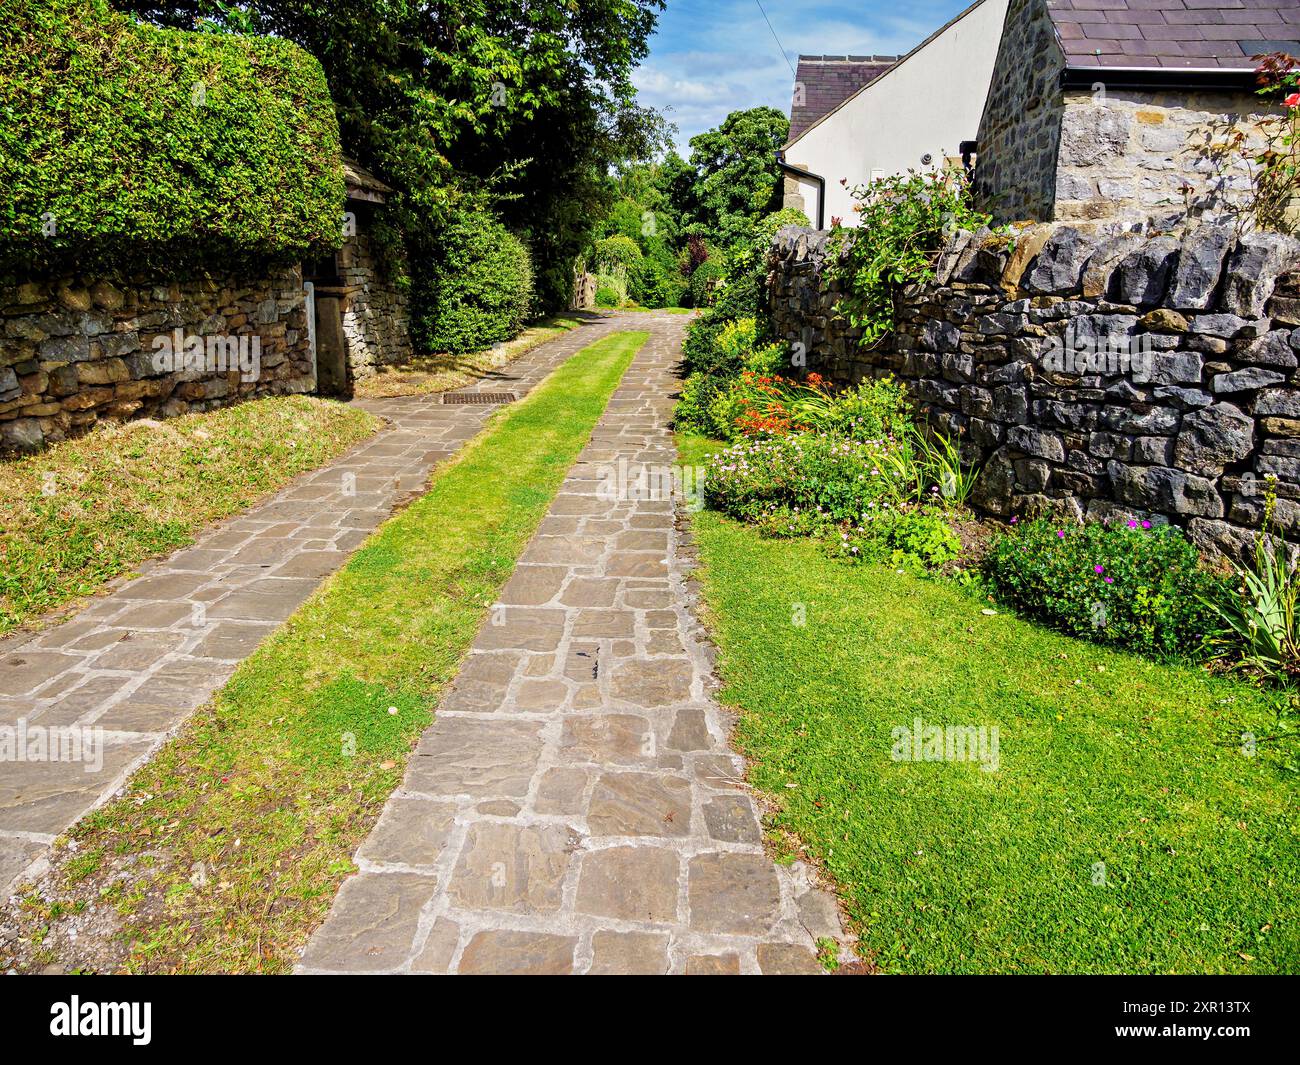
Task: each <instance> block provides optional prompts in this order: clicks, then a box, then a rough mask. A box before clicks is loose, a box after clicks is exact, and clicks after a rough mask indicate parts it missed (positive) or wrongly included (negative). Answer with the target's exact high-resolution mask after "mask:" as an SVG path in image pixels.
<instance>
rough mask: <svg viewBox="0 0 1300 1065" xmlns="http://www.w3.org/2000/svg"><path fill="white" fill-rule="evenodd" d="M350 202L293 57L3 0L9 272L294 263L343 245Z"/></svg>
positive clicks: (290, 50)
mask: <svg viewBox="0 0 1300 1065" xmlns="http://www.w3.org/2000/svg"><path fill="white" fill-rule="evenodd" d="M343 205H344V183H343V170H342V165H341V161H340V151H339V132H338V122H337V120H336V118H335V114H334V106H333V103H332V101H331V99H330V95H329V90H328V88H327V86H326V82H325V75H324V72H323V71H322V69H321V67H320V64H319V63H318V62H317V61H316V60H315V59H314V58H312V57H311V56H310V55H308V54H307V53H306V52H305V51H303V50H302V49H301V48H299V47H298V46H296V45H294V44H291V43H289V42H288V41H284V40H280V39H277V38H268V37H239V36H231V35H224V34H212V33H191V32H184V31H179V30H165V29H158V28H156V27H153V26H148V25H143V24H141V23H137V22H135V21H134V20H133V19H131V18H130V17H129V16H127V15H123V14H119V13H117V12H114V11H112V10H111V9H110V8H109V7H108V5H107V3H106V2H105V0H41V2H40V3H34V2H33V0H0V272H6V271H15V270H16V269H18V268H20V267H21V268H22V269H23V271H24V272H27V271H29V270H31V269H32V268H35V269H47V268H59V267H64V266H71V265H75V266H76V267H77V268H79V269H82V270H86V269H88V268H99V267H106V268H121V269H134V268H138V267H144V268H148V267H157V266H166V267H167V268H168V269H171V270H174V269H175V267H176V265H177V264H178V262H183V263H187V264H188V263H197V264H206V263H209V262H214V261H215V262H219V263H221V264H231V263H235V262H240V261H247V260H255V259H256V260H263V261H265V260H271V261H280V262H288V261H293V260H296V259H298V258H301V257H302V256H304V255H305V254H307V253H309V252H314V251H319V250H328V249H333V248H337V247H338V246H339V245H340V244H341V242H342V233H341V228H342V227H341V223H342V216H343ZM51 224H52V226H53V228H54V233H53V234H50V233H49V229H50V228H51Z"/></svg>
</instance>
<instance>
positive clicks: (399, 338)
mask: <svg viewBox="0 0 1300 1065" xmlns="http://www.w3.org/2000/svg"><path fill="white" fill-rule="evenodd" d="M394 272H395V271H394V270H393V269H391V268H387V269H386V268H384V267H383V266H382V265H381V263H380V259H379V257H378V256H377V255H376V254H375V249H374V246H373V242H372V240H371V237H370V234H369V232H368V231H367V230H365V229H363V230H361V231H360V232H359V233H357V234H356V235H355V236H353V237H350V238H349V239H348V241H347V243H345V244H344V246H343V249H342V250H341V251H340V252H339V274H340V277H341V279H342V281H343V285H344V288H345V291H346V292H347V296H346V298H345V299H344V303H343V335H344V337H345V338H346V340H347V359H348V371H349V373H350V375H351V376H352V378H353V379H356V378H360V377H367V376H369V375H370V374H373V373H374V372H375V367H377V366H396V365H400V364H401V363H405V362H409V361H410V358H411V334H410V321H409V315H408V312H407V293H406V289H405V288H404V287H402V286H400V285H399V284H397V282H396V281H395V280H394V278H393V276H392V275H393V273H394Z"/></svg>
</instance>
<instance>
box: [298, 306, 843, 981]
mask: <svg viewBox="0 0 1300 1065" xmlns="http://www.w3.org/2000/svg"><path fill="white" fill-rule="evenodd" d="M684 325H685V321H684V320H683V319H682V318H681V317H676V316H671V315H652V316H645V320H644V324H643V325H642V326H641V327H642V328H647V329H651V330H652V339H651V340H650V342H649V343H648V344H647V345H646V347H645V348H643V349H642V351H641V353H640V354H639V355H638V356H637V358H636V360H635V361H634V363H633V365H632V366H631V368H630V369H629V371H628V373H627V375H626V376H625V378H624V380H623V382H622V384H621V385H620V387H619V389H618V390H617V392H616V393H615V395H614V397H613V399H612V400H611V402H610V404H609V407H608V409H607V411H606V413H605V415H604V417H603V418H602V419H601V421H600V423H599V424H598V425H597V427H596V429H595V431H594V433H593V435H592V438H591V441H590V444H589V445H588V446H587V448H586V449H585V450H584V451H583V453H582V454H581V456H580V457H579V459H578V461H577V462H576V464H575V465H574V466H573V468H572V469H571V470H570V472H569V474H568V478H567V480H566V481H565V482H564V484H563V486H562V487H561V489H560V492H559V494H558V495H557V497H556V498H555V500H554V503H553V505H552V507H551V508H550V511H549V513H548V515H547V516H546V518H545V519H543V521H542V524H541V526H540V527H539V529H538V531H537V534H536V536H535V537H534V538H533V540H532V542H531V543H530V544H529V546H528V547H527V549H526V550H525V552H524V554H523V555H522V556H521V558H520V561H519V565H518V566H517V568H516V570H515V572H514V575H513V576H512V578H511V580H510V581H509V583H508V584H507V586H506V587H505V589H504V591H503V593H502V595H501V599H500V602H499V603H497V604H496V605H495V606H494V607H493V608H492V610H491V612H490V615H489V618H488V620H487V621H486V622H485V624H484V626H483V628H482V630H481V632H480V633H479V636H478V638H477V640H476V642H475V644H474V646H473V648H472V650H471V652H470V654H469V657H468V658H467V660H466V662H465V664H464V667H463V669H462V670H461V672H460V674H459V676H458V677H457V679H456V680H455V681H454V682H453V683H452V685H451V687H450V688H449V689H448V691H447V692H446V694H445V696H444V698H443V701H442V704H441V706H440V708H439V710H438V713H437V716H436V718H435V720H434V722H433V724H432V725H431V726H430V727H429V728H428V730H427V731H426V732H425V733H424V735H423V737H422V738H421V740H420V742H419V745H418V747H417V748H416V750H415V753H414V755H413V757H412V759H411V762H410V765H409V767H408V770H407V774H406V778H405V781H404V783H403V786H402V787H401V788H400V789H399V790H398V791H397V792H395V793H394V794H393V796H392V797H391V798H390V799H389V801H388V804H387V805H386V807H385V809H384V811H383V814H382V816H381V818H380V820H379V822H378V824H377V825H376V827H375V829H374V831H373V832H372V833H371V835H370V836H369V838H368V839H367V840H366V841H365V843H364V844H363V845H362V846H361V848H360V850H359V851H358V853H357V855H356V862H357V865H358V867H359V869H360V872H359V873H357V874H356V875H354V876H353V877H351V878H350V879H349V880H347V881H346V882H345V883H344V884H343V887H342V889H341V890H340V892H339V894H338V896H337V898H336V900H335V902H334V905H333V908H332V909H331V911H330V914H329V917H328V918H327V920H326V921H325V923H324V924H323V925H322V926H321V927H320V928H319V929H318V930H317V932H316V934H315V935H314V936H313V938H312V939H311V941H310V943H309V944H308V946H307V949H306V952H305V955H304V957H303V960H302V963H301V965H300V966H299V971H300V972H316V973H323V972H372V973H379V972H414V973H536V974H543V973H611V974H612V973H644V974H650V973H668V972H673V973H688V974H690V973H810V974H811V973H817V972H820V971H821V969H820V966H819V965H818V962H817V959H816V940H817V939H818V938H821V937H833V938H836V939H840V938H841V937H842V932H841V927H840V922H839V917H838V910H837V906H836V903H835V900H834V898H833V897H832V896H831V895H829V894H828V893H826V892H824V891H821V890H819V889H818V888H817V887H816V886H815V885H814V883H813V881H812V878H811V876H810V874H809V871H808V870H807V869H806V868H805V867H803V866H801V865H798V864H796V865H794V866H792V867H779V866H777V865H776V864H775V863H774V862H773V861H772V860H771V859H770V858H769V857H768V856H767V855H766V854H765V853H764V850H763V846H762V836H761V832H760V828H759V822H758V817H757V810H756V809H755V804H754V801H753V799H752V798H751V796H750V795H749V794H748V792H747V790H746V788H745V785H744V783H743V779H742V778H743V773H744V767H743V763H742V762H741V760H740V758H739V757H737V756H736V755H735V754H734V753H733V752H732V751H731V750H730V749H729V748H728V746H727V732H728V728H729V721H728V719H727V716H726V715H725V713H724V711H723V710H722V709H721V708H720V707H719V706H718V704H717V703H716V702H714V701H713V699H712V698H711V690H712V668H711V662H712V659H711V656H710V648H709V646H708V644H707V643H706V641H705V636H704V633H703V632H702V630H701V628H700V627H699V625H698V623H697V622H696V620H695V618H694V616H693V612H692V610H693V606H694V590H693V585H692V583H691V576H690V570H691V550H690V544H689V542H688V537H687V534H686V532H685V530H684V528H683V527H682V526H681V525H680V524H679V522H680V518H681V515H680V513H679V511H678V510H677V506H676V504H677V502H679V501H678V500H674V499H673V498H671V493H664V492H657V491H653V490H647V486H653V485H656V484H659V485H662V484H663V483H664V482H665V479H664V478H662V477H661V476H651V477H649V478H648V479H646V480H643V479H642V476H643V473H645V472H646V471H650V472H651V473H652V474H661V473H662V471H664V470H666V469H668V468H670V467H671V466H672V465H673V464H674V462H675V460H676V458H675V451H674V447H673V440H672V436H671V433H670V431H669V428H668V423H669V416H670V412H671V409H672V404H673V400H672V398H671V397H672V394H673V393H674V392H675V391H676V390H677V389H678V387H679V386H680V382H679V380H678V379H677V378H676V377H675V376H674V373H673V370H674V367H675V365H676V364H677V362H678V360H679V358H680V341H681V335H682V329H683V327H684Z"/></svg>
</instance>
